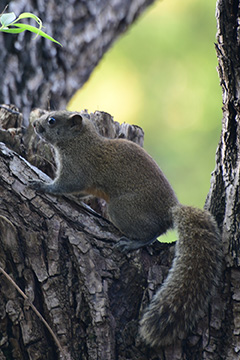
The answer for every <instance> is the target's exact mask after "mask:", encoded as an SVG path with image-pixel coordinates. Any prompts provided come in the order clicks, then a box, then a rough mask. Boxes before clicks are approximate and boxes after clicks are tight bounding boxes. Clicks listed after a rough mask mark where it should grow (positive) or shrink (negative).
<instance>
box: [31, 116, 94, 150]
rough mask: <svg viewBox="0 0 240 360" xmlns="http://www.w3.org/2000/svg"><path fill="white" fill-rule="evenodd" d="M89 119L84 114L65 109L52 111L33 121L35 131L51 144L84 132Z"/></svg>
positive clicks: (70, 138)
mask: <svg viewBox="0 0 240 360" xmlns="http://www.w3.org/2000/svg"><path fill="white" fill-rule="evenodd" d="M89 123H90V120H89V119H88V118H87V116H86V115H83V114H80V113H77V112H70V111H66V110H62V111H52V112H50V113H48V114H45V115H43V116H41V117H40V118H39V119H38V120H35V121H34V122H33V127H34V130H35V132H36V133H37V134H38V135H39V136H40V137H41V138H42V139H43V140H45V141H47V142H49V143H50V144H52V145H57V144H59V143H61V142H65V141H66V142H67V141H69V140H72V139H74V138H75V137H79V135H81V134H82V133H84V129H85V128H86V126H87V124H88V126H87V127H89V126H90V124H89Z"/></svg>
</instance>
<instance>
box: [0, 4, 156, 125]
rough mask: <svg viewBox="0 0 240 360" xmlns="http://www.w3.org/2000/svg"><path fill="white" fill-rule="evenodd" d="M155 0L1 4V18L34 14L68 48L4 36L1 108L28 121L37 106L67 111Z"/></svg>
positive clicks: (24, 36)
mask: <svg viewBox="0 0 240 360" xmlns="http://www.w3.org/2000/svg"><path fill="white" fill-rule="evenodd" d="M153 1H154V0H128V1H122V0H104V1H98V0H91V1H84V0H67V1H66V0H48V1H45V0H37V1H36V0H30V1H29V0H21V1H9V0H1V5H0V13H1V12H2V11H3V10H4V7H5V6H6V5H7V4H8V3H9V7H8V9H7V12H11V11H14V12H15V13H16V15H19V14H20V13H22V12H25V11H26V12H33V13H34V14H36V15H37V16H39V17H40V18H41V19H42V21H43V25H44V26H45V28H44V31H46V32H47V33H48V34H49V35H51V36H53V37H54V38H55V39H57V40H58V41H60V42H61V43H62V45H63V48H61V47H60V46H58V45H56V44H53V43H51V42H50V41H49V40H46V39H43V38H37V39H34V37H35V36H34V35H32V34H30V33H29V32H23V33H21V34H20V35H12V34H3V33H1V34H0V49H1V51H0V84H1V87H0V103H6V104H11V103H12V104H15V105H16V106H18V107H19V108H20V109H21V111H22V112H23V114H24V116H25V118H26V119H27V118H28V116H29V113H30V110H31V109H33V108H34V107H42V108H44V109H46V108H48V107H49V105H50V107H51V108H52V109H60V108H65V107H66V104H67V103H68V101H69V100H70V98H71V97H72V95H73V94H74V93H75V92H76V91H77V90H78V89H80V88H81V87H82V85H83V84H84V83H85V82H86V80H87V79H88V78H89V76H90V74H91V72H92V71H93V69H94V68H95V67H96V65H97V64H98V62H99V60H100V59H101V58H102V56H103V55H104V53H105V52H106V51H107V50H108V49H109V47H110V46H111V44H112V43H113V42H114V41H115V40H116V39H117V37H118V36H119V35H120V34H121V33H123V32H124V31H126V29H127V28H128V27H129V26H130V25H131V24H132V22H134V21H135V19H136V18H138V16H139V15H140V14H141V13H142V12H143V11H144V10H145V9H146V7H147V6H149V5H150V4H151V3H153Z"/></svg>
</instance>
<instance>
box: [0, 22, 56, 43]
mask: <svg viewBox="0 0 240 360" xmlns="http://www.w3.org/2000/svg"><path fill="white" fill-rule="evenodd" d="M11 26H16V27H18V28H20V29H23V30H22V31H24V30H28V31H31V32H33V33H35V34H37V35H40V36H42V37H45V38H46V39H48V40H51V41H53V42H55V43H57V44H59V45H60V46H62V44H61V43H60V42H58V41H57V40H55V39H54V38H52V37H51V36H49V35H47V34H46V33H45V32H43V31H42V30H40V29H38V28H36V27H35V26H32V25H27V24H20V23H14V24H12V25H11ZM0 30H1V29H0ZM1 31H5V30H4V29H3V30H1Z"/></svg>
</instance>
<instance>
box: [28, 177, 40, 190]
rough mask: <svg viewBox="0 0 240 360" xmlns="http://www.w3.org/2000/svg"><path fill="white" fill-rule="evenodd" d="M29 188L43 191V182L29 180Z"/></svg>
mask: <svg viewBox="0 0 240 360" xmlns="http://www.w3.org/2000/svg"><path fill="white" fill-rule="evenodd" d="M27 186H28V187H29V188H30V189H34V190H37V191H44V182H42V181H41V180H29V182H28V185H27Z"/></svg>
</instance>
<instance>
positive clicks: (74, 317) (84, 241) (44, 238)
mask: <svg viewBox="0 0 240 360" xmlns="http://www.w3.org/2000/svg"><path fill="white" fill-rule="evenodd" d="M238 9H240V4H239V1H238V0H235V1H233V0H220V1H218V3H217V26H218V33H217V45H216V49H217V55H218V60H219V76H220V81H221V85H222V88H223V129H222V134H221V138H220V142H219V146H218V149H217V156H216V168H215V171H214V172H213V174H212V181H211V188H210V191H209V194H208V198H207V201H206V208H208V209H210V210H211V212H212V213H213V214H214V215H215V217H216V219H217V221H218V224H219V227H220V228H221V230H222V234H223V250H224V255H225V267H224V269H223V278H222V284H221V286H220V288H219V293H218V294H217V296H216V298H215V299H214V300H213V301H212V304H211V306H210V307H209V313H208V314H206V315H205V317H204V318H203V319H202V320H201V321H200V322H199V323H198V324H197V326H196V328H195V329H194V331H193V332H192V333H191V334H190V335H189V337H188V338H187V339H186V341H184V342H183V343H182V344H181V346H178V347H167V348H164V349H161V350H158V351H155V350H154V349H149V348H146V347H145V346H144V345H143V344H142V343H141V342H140V341H139V339H138V336H137V328H138V320H139V317H140V314H141V310H142V308H143V307H144V306H145V305H146V303H148V301H149V299H150V298H151V297H152V295H153V293H154V291H155V290H156V288H157V287H158V286H160V284H161V283H162V281H163V279H164V278H165V277H166V275H167V272H168V269H169V267H170V265H171V260H172V258H173V254H174V245H173V244H172V245H168V244H154V246H152V247H151V248H149V249H143V250H141V251H136V252H133V253H131V254H128V255H122V254H120V253H119V252H117V251H114V249H113V245H114V243H115V241H117V240H118V239H119V235H120V234H119V233H118V232H117V230H116V229H114V227H113V226H112V225H111V224H110V223H109V222H108V221H107V220H105V219H104V218H103V217H101V215H98V214H96V213H94V212H93V211H92V210H90V209H89V208H88V207H87V206H86V205H82V204H81V203H79V202H78V201H77V200H76V201H75V199H72V198H68V197H61V198H57V197H54V196H50V195H40V194H36V193H35V192H34V191H32V190H29V189H27V188H26V184H27V181H28V179H31V178H34V177H36V176H40V177H42V176H44V175H43V174H41V173H40V172H39V171H38V170H36V169H34V168H30V166H29V165H28V163H27V162H26V161H24V159H23V158H22V157H21V156H19V155H17V154H15V153H13V152H12V151H11V150H9V149H8V148H7V147H6V146H5V145H4V144H1V147H0V191H1V199H0V266H1V267H2V268H3V269H5V270H6V271H7V272H8V273H9V274H10V275H11V276H12V278H13V279H14V280H15V281H16V283H17V284H18V285H19V286H20V287H21V288H22V289H23V290H24V291H25V293H26V294H27V295H28V296H29V300H30V301H31V302H33V303H34V305H35V306H36V307H37V308H38V309H39V310H40V312H41V313H42V315H44V317H45V318H46V320H47V321H48V323H49V324H50V325H51V327H52V328H53V330H54V332H55V333H56V335H57V336H58V339H59V341H60V343H61V345H62V347H63V348H64V350H65V352H66V354H67V355H66V358H67V357H68V358H70V359H73V360H75V359H91V360H92V359H99V360H108V359H111V360H115V359H118V360H119V359H121V360H126V359H129V360H130V359H131V360H137V359H138V360H140V359H141V360H147V359H150V360H153V359H154V360H157V359H159V360H163V359H168V360H170V359H171V360H174V359H190V360H191V359H196V360H198V359H199V360H200V359H216V360H218V359H231V360H235V359H238V358H239V353H240V346H239V344H240V339H239V334H240V325H239V324H240V319H239V313H240V310H239V309H240V305H239V302H240V295H239V294H240V285H239V284H240V272H239V238H240V236H239V235H240V234H239V220H240V219H239V209H240V206H239V134H240V131H239V116H240V106H239V104H240V99H239V96H240V95H239V94H240V91H239V84H240V79H239V77H240V72H239V60H240V59H239V54H240V52H239V25H238V24H239V23H240V19H239V17H240V15H239V13H240V11H238ZM21 11H22V10H21ZM53 35H54V36H56V35H55V34H53ZM56 37H57V36H56ZM0 56H1V55H0ZM56 81H57V80H56ZM13 84H14V82H13ZM55 85H56V86H58V84H55ZM26 86H27V85H26ZM12 94H14V92H13V93H12ZM43 98H44V97H42V99H43ZM2 110H3V109H2ZM97 114H99V115H97V117H98V118H99V119H103V120H106V119H108V121H107V123H108V124H109V126H110V131H109V134H111V135H110V136H114V134H115V133H116V135H117V136H123V135H121V133H122V132H123V133H124V134H126V131H124V130H123V129H121V128H120V129H119V127H118V126H116V127H115V125H113V123H112V122H111V120H110V118H109V116H108V115H106V114H101V113H97ZM12 115H14V113H13V114H12ZM15 115H16V114H15ZM13 123H14V121H13ZM11 127H13V125H12V123H11ZM106 129H107V126H105V127H104V130H103V131H104V133H105V134H106V135H109V134H108V133H107V131H106ZM117 129H118V130H117ZM129 129H130V130H129V131H128V130H127V133H128V135H129V136H131V137H132V135H133V137H134V139H135V141H137V139H139V138H140V139H142V136H141V133H139V131H140V130H139V129H136V128H129ZM19 131H20V132H21V130H19ZM10 134H11V136H13V138H12V137H11V136H10ZM10 134H9V132H8V131H6V130H5V131H4V130H2V131H1V132H0V141H3V140H5V142H6V143H7V144H8V146H10V147H12V148H14V149H15V150H18V149H19V152H20V153H21V154H22V155H24V156H26V157H27V158H31V159H32V158H33V153H34V154H35V153H36V154H38V151H39V150H38V149H39V147H38V144H37V145H36V142H35V141H28V142H27V145H29V144H31V149H29V148H28V147H26V145H25V144H24V143H22V141H21V134H20V135H19V133H18V131H17V130H16V131H14V130H13V129H11V131H10ZM135 134H136V136H135ZM28 136H29V137H30V139H31V136H32V135H31V131H30V135H29V134H28ZM29 137H27V139H29ZM13 139H14V140H13ZM15 139H16V141H15ZM19 139H20V140H19ZM33 149H35V150H33ZM49 156H51V154H50V155H49ZM35 160H36V158H35ZM35 163H36V164H37V161H36V162H35ZM49 164H50V165H49ZM42 168H43V169H44V170H47V169H50V170H51V171H53V169H54V165H52V163H51V162H50V163H49V161H48V159H46V162H45V163H43V164H42ZM51 171H50V173H51ZM193 261H194V259H193ZM0 285H1V296H0V329H1V338H0V359H1V360H2V359H4V360H5V359H34V360H35V359H58V358H60V356H61V355H60V353H59V351H58V349H57V347H56V345H55V343H54V341H53V339H52V337H51V336H50V335H49V333H48V331H47V330H46V328H45V327H44V325H43V324H42V322H41V321H40V320H39V319H38V318H37V317H36V315H35V314H34V312H33V311H32V309H30V308H29V306H28V302H27V301H23V299H22V297H21V296H20V295H19V294H18V293H17V292H16V290H15V288H14V287H13V286H12V285H11V284H9V282H8V281H7V280H6V278H5V277H4V276H2V275H1V277H0Z"/></svg>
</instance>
